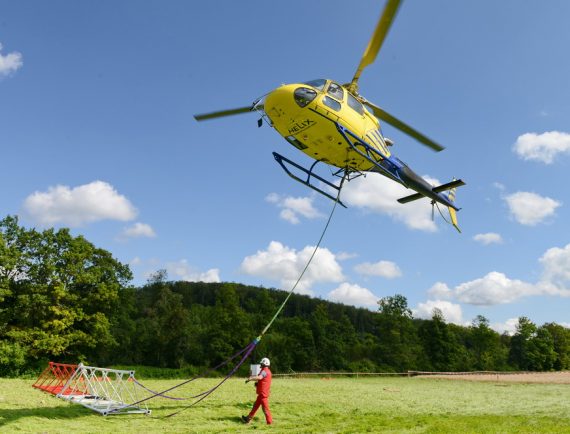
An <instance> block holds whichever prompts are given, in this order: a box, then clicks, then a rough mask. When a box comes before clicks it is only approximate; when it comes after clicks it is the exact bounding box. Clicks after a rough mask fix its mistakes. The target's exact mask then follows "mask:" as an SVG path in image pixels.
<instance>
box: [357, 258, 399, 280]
mask: <svg viewBox="0 0 570 434" xmlns="http://www.w3.org/2000/svg"><path fill="white" fill-rule="evenodd" d="M354 270H355V271H356V272H357V273H360V274H364V275H367V276H380V277H385V278H386V279H395V278H396V277H400V276H401V275H402V271H401V270H400V267H398V265H397V264H396V263H395V262H391V261H379V262H375V263H370V262H364V263H362V264H358V265H357V266H355V267H354Z"/></svg>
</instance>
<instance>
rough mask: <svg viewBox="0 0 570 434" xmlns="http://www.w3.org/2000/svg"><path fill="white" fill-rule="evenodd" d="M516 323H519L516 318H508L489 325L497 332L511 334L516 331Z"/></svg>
mask: <svg viewBox="0 0 570 434" xmlns="http://www.w3.org/2000/svg"><path fill="white" fill-rule="evenodd" d="M518 323H519V319H518V318H509V319H508V320H506V321H505V322H496V323H491V324H490V325H489V327H491V328H492V329H493V330H495V331H496V332H497V333H506V334H508V335H511V336H512V335H514V334H515V332H516V331H517V325H518Z"/></svg>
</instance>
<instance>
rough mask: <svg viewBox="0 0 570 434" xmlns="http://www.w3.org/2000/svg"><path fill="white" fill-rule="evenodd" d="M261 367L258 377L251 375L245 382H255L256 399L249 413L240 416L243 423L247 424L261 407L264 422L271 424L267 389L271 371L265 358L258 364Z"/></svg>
mask: <svg viewBox="0 0 570 434" xmlns="http://www.w3.org/2000/svg"><path fill="white" fill-rule="evenodd" d="M259 364H260V365H261V370H260V371H259V374H258V375H252V376H251V377H249V378H248V379H247V380H245V382H246V383H247V382H249V381H257V383H255V391H256V392H257V399H256V400H255V404H253V408H252V409H251V411H250V412H249V414H248V415H247V416H242V417H241V420H242V421H243V423H249V422H250V421H251V419H253V416H255V413H256V412H257V410H258V409H259V406H261V408H262V410H263V413H264V414H265V421H266V422H267V425H271V424H272V423H273V418H272V417H271V411H269V389H271V371H270V370H269V365H270V364H271V362H270V361H269V359H268V358H267V357H264V358H263V359H261V362H259Z"/></svg>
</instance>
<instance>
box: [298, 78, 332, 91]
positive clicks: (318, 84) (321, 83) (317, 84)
mask: <svg viewBox="0 0 570 434" xmlns="http://www.w3.org/2000/svg"><path fill="white" fill-rule="evenodd" d="M303 84H306V85H309V86H312V87H314V88H315V89H317V90H323V89H324V88H325V85H326V84H327V81H326V80H324V79H322V78H318V79H317V80H311V81H304V82H303Z"/></svg>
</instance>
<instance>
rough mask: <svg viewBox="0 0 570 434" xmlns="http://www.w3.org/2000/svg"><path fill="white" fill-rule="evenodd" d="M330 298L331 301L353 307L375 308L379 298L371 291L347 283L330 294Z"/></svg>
mask: <svg viewBox="0 0 570 434" xmlns="http://www.w3.org/2000/svg"><path fill="white" fill-rule="evenodd" d="M328 298H329V300H331V301H335V302H338V303H343V304H348V305H353V306H366V307H374V306H376V305H377V302H378V297H376V296H375V295H374V294H373V293H372V291H370V290H369V289H366V288H363V287H361V286H359V285H355V284H350V283H346V282H345V283H341V285H340V286H339V287H338V288H336V289H333V290H332V291H331V292H329V294H328Z"/></svg>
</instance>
